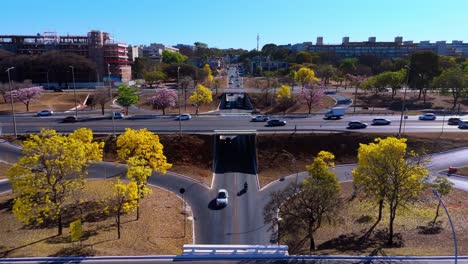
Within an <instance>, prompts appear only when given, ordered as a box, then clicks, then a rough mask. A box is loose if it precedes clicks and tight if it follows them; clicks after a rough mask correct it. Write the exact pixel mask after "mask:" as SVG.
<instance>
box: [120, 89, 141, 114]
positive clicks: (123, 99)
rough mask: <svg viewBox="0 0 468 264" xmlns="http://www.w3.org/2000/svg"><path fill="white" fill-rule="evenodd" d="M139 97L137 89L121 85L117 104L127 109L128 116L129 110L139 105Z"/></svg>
mask: <svg viewBox="0 0 468 264" xmlns="http://www.w3.org/2000/svg"><path fill="white" fill-rule="evenodd" d="M138 101H139V97H138V94H137V89H136V88H134V87H131V86H129V85H126V84H120V85H119V86H118V87H117V104H119V105H121V106H123V107H125V109H126V113H127V114H128V108H129V107H130V106H131V105H134V104H136V103H138Z"/></svg>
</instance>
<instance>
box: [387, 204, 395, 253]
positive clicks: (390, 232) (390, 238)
mask: <svg viewBox="0 0 468 264" xmlns="http://www.w3.org/2000/svg"><path fill="white" fill-rule="evenodd" d="M395 217H396V208H393V209H392V208H391V207H390V222H389V223H388V242H387V243H388V245H389V246H391V245H393V223H394V221H395Z"/></svg>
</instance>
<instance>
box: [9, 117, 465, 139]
mask: <svg viewBox="0 0 468 264" xmlns="http://www.w3.org/2000/svg"><path fill="white" fill-rule="evenodd" d="M80 115H81V116H84V115H85V113H84V112H82V113H80ZM375 117H376V116H371V115H356V116H353V115H350V114H348V115H345V116H344V118H342V119H340V120H324V119H323V116H322V115H319V114H317V115H310V116H309V115H285V116H283V115H273V116H271V118H280V119H284V120H286V121H287V124H286V126H283V127H267V126H266V123H264V122H250V119H251V115H250V114H242V113H239V114H234V115H233V114H223V113H219V114H217V115H199V116H192V119H191V120H188V121H183V122H182V131H183V132H186V133H206V132H213V131H215V130H257V131H259V132H275V131H294V130H295V129H296V130H299V131H314V130H315V131H354V132H361V133H370V132H372V133H398V130H399V121H400V116H399V115H387V116H383V117H384V118H386V119H389V120H391V121H392V124H391V125H387V126H372V125H370V123H371V121H372V119H373V118H375ZM62 119H63V118H62V117H61V116H50V117H36V116H33V115H32V114H19V115H17V116H16V122H17V131H18V133H19V134H29V133H37V132H39V131H40V129H41V128H53V129H56V130H57V131H60V132H71V131H73V130H74V129H76V128H80V127H87V128H91V129H93V131H95V132H96V133H111V132H112V131H113V124H112V120H111V119H110V118H109V117H88V118H85V117H83V119H82V121H81V122H77V123H61V120H62ZM447 119H448V117H446V118H445V120H443V119H442V118H441V117H439V118H438V119H437V120H435V121H420V120H418V116H409V117H408V119H406V120H404V122H403V124H402V132H405V133H406V132H407V133H412V132H444V133H448V132H462V133H467V135H468V130H462V129H459V128H458V127H457V126H449V125H447V121H446V120H447ZM351 120H360V121H362V122H366V123H369V126H368V127H367V128H365V129H353V130H350V129H347V128H346V127H347V123H348V122H349V121H351ZM0 127H1V128H2V129H1V130H2V131H3V133H4V134H11V133H13V125H12V121H11V115H0ZM127 127H131V128H134V129H139V128H148V129H149V130H151V131H155V132H157V133H171V132H177V131H179V122H178V121H176V120H175V118H174V116H157V115H140V116H133V117H128V118H125V119H119V120H115V129H116V131H117V132H123V131H124V130H125V128H127Z"/></svg>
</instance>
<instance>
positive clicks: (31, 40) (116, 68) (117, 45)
mask: <svg viewBox="0 0 468 264" xmlns="http://www.w3.org/2000/svg"><path fill="white" fill-rule="evenodd" d="M0 49H4V50H7V51H10V52H12V53H14V54H25V55H39V54H42V53H44V52H48V51H63V52H71V53H74V54H77V55H80V56H83V57H86V58H88V59H90V60H91V61H93V62H94V63H96V70H97V72H98V75H99V76H98V79H103V78H105V77H107V76H108V75H109V71H110V75H111V76H112V78H113V79H118V80H120V81H122V82H128V81H130V80H131V76H132V75H131V67H130V64H131V62H130V61H129V59H128V50H127V44H125V43H121V42H116V41H114V40H113V38H112V37H111V35H110V34H109V33H107V32H102V31H99V30H92V31H90V32H88V34H87V35H65V36H59V35H57V33H55V32H45V33H44V34H42V35H41V34H37V35H0ZM100 77H101V78H100Z"/></svg>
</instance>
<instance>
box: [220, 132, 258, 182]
mask: <svg viewBox="0 0 468 264" xmlns="http://www.w3.org/2000/svg"><path fill="white" fill-rule="evenodd" d="M213 165H214V172H215V173H227V172H239V173H247V174H257V156H256V138H255V135H215V144H214V160H213Z"/></svg>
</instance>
